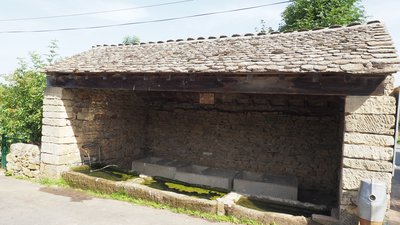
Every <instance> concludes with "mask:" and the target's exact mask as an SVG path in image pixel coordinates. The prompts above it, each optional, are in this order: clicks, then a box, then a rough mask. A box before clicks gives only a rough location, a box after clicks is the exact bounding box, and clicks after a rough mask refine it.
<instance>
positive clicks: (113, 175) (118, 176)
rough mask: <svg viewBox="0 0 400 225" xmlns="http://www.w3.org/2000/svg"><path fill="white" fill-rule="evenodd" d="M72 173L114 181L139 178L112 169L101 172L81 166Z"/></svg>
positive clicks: (73, 169)
mask: <svg viewBox="0 0 400 225" xmlns="http://www.w3.org/2000/svg"><path fill="white" fill-rule="evenodd" d="M72 171H75V172H79V173H83V174H86V175H89V176H92V177H98V178H103V179H106V180H112V181H127V180H130V179H134V178H138V176H137V175H136V174H134V173H130V172H124V171H121V170H118V169H115V168H112V167H108V168H105V169H103V170H99V171H93V170H91V169H90V168H89V166H80V167H74V168H72Z"/></svg>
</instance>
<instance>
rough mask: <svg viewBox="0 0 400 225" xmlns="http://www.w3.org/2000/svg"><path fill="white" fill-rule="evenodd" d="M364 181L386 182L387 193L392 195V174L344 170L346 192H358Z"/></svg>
mask: <svg viewBox="0 0 400 225" xmlns="http://www.w3.org/2000/svg"><path fill="white" fill-rule="evenodd" d="M362 179H377V180H379V181H383V182H386V187H387V193H390V189H391V180H392V174H391V173H388V172H373V171H367V170H358V169H349V168H343V170H342V187H343V189H344V190H358V188H359V187H360V182H361V180H362Z"/></svg>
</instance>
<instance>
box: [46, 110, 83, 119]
mask: <svg viewBox="0 0 400 225" xmlns="http://www.w3.org/2000/svg"><path fill="white" fill-rule="evenodd" d="M74 117H75V114H74V113H73V112H46V111H44V112H43V118H56V119H70V118H74Z"/></svg>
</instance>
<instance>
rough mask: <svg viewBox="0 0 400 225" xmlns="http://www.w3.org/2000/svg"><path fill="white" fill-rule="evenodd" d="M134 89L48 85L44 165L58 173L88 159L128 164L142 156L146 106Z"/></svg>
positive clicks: (49, 173)
mask: <svg viewBox="0 0 400 225" xmlns="http://www.w3.org/2000/svg"><path fill="white" fill-rule="evenodd" d="M143 105H144V104H143V101H142V100H141V99H140V98H138V97H136V95H135V94H133V93H132V92H123V91H122V92H116V91H105V90H101V91H100V90H91V91H87V90H77V89H61V88H47V89H46V91H45V97H44V107H43V127H42V135H43V136H42V149H41V157H42V160H41V161H42V165H41V170H42V173H44V174H45V175H46V176H51V177H54V176H59V175H60V173H61V172H62V171H65V170H68V168H69V166H71V165H79V164H81V163H82V162H83V161H84V160H88V159H89V158H90V160H91V161H92V162H102V163H112V164H117V165H119V166H121V167H126V168H128V167H130V165H131V162H132V160H133V159H134V158H140V157H143V151H142V148H143V146H145V145H144V137H145V133H144V123H145V121H146V120H145V110H146V107H144V106H143Z"/></svg>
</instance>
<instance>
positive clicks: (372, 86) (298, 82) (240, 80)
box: [47, 74, 385, 96]
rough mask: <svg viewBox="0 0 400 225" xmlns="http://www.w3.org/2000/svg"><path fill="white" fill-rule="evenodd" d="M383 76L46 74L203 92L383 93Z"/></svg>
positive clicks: (91, 83) (53, 78)
mask: <svg viewBox="0 0 400 225" xmlns="http://www.w3.org/2000/svg"><path fill="white" fill-rule="evenodd" d="M384 79H385V76H357V75H348V74H329V75H318V76H317V77H316V76H315V74H307V75H285V76H284V79H283V78H282V76H280V75H275V76H274V75H252V76H243V75H236V76H235V75H223V76H221V75H210V74H207V75H198V74H196V75H195V76H194V75H190V74H183V75H182V74H173V75H170V74H169V75H168V74H167V75H164V74H162V75H161V74H141V75H140V74H132V75H120V74H107V75H104V74H98V75H96V74H89V75H87V74H81V75H75V74H74V75H72V76H71V74H64V75H49V76H48V77H47V80H48V85H49V86H53V87H64V88H85V89H87V88H94V89H122V90H135V91H174V92H205V93H249V94H250V93H251V94H304V95H339V96H346V95H383V94H384V83H383V80H384Z"/></svg>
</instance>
